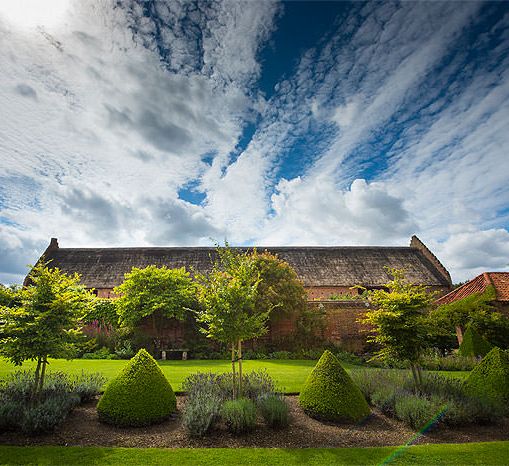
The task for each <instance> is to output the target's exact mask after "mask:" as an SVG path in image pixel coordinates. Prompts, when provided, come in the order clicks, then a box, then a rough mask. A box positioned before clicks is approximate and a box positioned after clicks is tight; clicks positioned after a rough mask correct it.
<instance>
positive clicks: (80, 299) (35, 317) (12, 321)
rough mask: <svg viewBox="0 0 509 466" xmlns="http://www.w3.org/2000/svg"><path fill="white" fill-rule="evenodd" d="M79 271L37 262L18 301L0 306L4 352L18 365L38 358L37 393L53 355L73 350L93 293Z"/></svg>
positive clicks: (1, 349) (0, 338)
mask: <svg viewBox="0 0 509 466" xmlns="http://www.w3.org/2000/svg"><path fill="white" fill-rule="evenodd" d="M79 281H80V276H79V275H78V274H74V275H67V274H65V273H63V272H62V271H60V270H59V269H58V268H53V269H51V268H48V267H47V264H46V263H43V262H41V263H39V264H37V265H36V266H35V267H34V268H33V269H32V271H31V272H30V285H28V286H27V287H24V288H22V289H20V290H19V291H18V292H17V293H18V295H17V298H16V305H14V306H13V307H7V306H5V305H3V306H1V307H0V354H1V355H2V356H4V357H5V358H7V359H8V360H10V361H11V362H12V363H13V364H15V365H21V364H22V363H23V362H24V361H26V360H36V361H37V366H36V370H35V376H34V392H33V397H34V398H36V397H37V395H38V393H39V392H40V390H41V389H42V386H43V383H44V375H45V372H46V366H47V364H48V358H49V357H62V356H69V355H70V354H72V351H73V349H74V344H75V342H76V339H77V336H78V335H79V333H80V325H81V319H82V317H83V316H84V315H85V313H86V310H87V307H88V306H89V304H90V301H91V299H92V298H93V295H92V293H91V292H89V291H87V290H86V289H85V288H84V287H83V286H82V285H80V284H79Z"/></svg>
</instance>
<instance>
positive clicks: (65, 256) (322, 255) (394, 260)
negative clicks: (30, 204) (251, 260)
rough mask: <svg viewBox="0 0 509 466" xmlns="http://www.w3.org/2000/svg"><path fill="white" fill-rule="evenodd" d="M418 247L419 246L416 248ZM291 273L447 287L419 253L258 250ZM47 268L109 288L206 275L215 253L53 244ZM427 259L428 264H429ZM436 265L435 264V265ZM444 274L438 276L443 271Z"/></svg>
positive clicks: (316, 281)
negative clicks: (178, 270)
mask: <svg viewBox="0 0 509 466" xmlns="http://www.w3.org/2000/svg"><path fill="white" fill-rule="evenodd" d="M421 244H422V243H421ZM257 250H258V251H259V252H261V251H265V250H266V251H269V252H271V253H273V254H276V255H277V256H278V257H279V258H280V259H283V260H285V261H287V262H288V263H289V264H290V265H291V266H292V267H294V268H295V270H296V272H297V274H298V275H299V277H300V278H301V280H302V281H303V283H304V285H305V286H309V287H312V286H331V287H332V286H349V287H350V286H354V285H363V286H367V287H373V286H381V285H383V284H385V283H387V282H388V281H389V280H390V279H391V277H390V276H389V275H388V273H387V271H386V270H385V268H384V267H386V266H388V267H393V268H398V269H403V270H405V272H406V277H407V278H408V280H410V281H411V282H414V283H420V284H424V285H429V286H442V287H444V286H445V287H448V286H450V278H449V280H448V274H447V272H445V274H444V270H445V269H444V268H443V266H442V268H440V267H439V266H438V265H440V266H441V264H440V263H438V260H436V261H435V259H436V258H435V259H433V258H434V256H432V255H431V256H429V254H431V253H430V252H429V251H428V253H427V254H428V256H426V255H425V254H424V253H423V251H422V250H420V249H419V248H418V247H335V246H333V247H267V248H265V247H257ZM44 257H45V259H46V260H50V261H51V263H50V265H51V266H52V267H58V268H60V269H61V270H63V271H65V272H68V273H73V272H78V273H79V274H80V275H81V277H82V278H81V280H82V283H83V284H84V285H86V286H87V287H90V288H98V289H100V288H113V287H114V286H117V285H119V284H120V283H121V282H122V281H123V279H124V274H126V273H128V272H130V271H131V269H132V267H146V266H148V265H157V266H162V265H166V266H168V267H171V268H173V267H186V268H187V269H190V270H195V271H198V272H201V273H206V272H207V271H209V270H210V266H211V261H212V260H213V258H214V257H215V249H214V248H207V247H163V248H161V247H140V248H59V247H58V242H57V241H56V240H55V239H54V240H52V243H51V244H50V246H49V247H48V249H47V250H46V252H45V253H44ZM430 258H431V259H430ZM434 261H435V262H437V264H435V263H434ZM442 269H443V270H442Z"/></svg>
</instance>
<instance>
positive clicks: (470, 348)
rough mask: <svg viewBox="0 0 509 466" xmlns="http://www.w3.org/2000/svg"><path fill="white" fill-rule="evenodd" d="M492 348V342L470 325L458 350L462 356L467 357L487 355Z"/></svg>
mask: <svg viewBox="0 0 509 466" xmlns="http://www.w3.org/2000/svg"><path fill="white" fill-rule="evenodd" d="M491 348H492V346H491V343H490V342H489V341H487V340H485V339H484V338H483V337H482V336H481V335H479V334H478V333H477V332H476V331H475V329H474V328H473V327H472V326H471V325H469V326H468V328H467V331H466V332H465V334H464V335H463V341H462V342H461V345H460V348H459V351H458V352H459V354H460V355H461V356H466V357H468V356H470V357H476V356H486V355H487V354H488V353H489V352H490V350H491Z"/></svg>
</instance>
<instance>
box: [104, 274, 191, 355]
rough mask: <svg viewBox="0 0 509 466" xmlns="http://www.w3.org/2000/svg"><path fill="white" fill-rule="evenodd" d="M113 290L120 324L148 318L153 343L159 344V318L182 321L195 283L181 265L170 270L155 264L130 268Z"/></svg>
mask: <svg viewBox="0 0 509 466" xmlns="http://www.w3.org/2000/svg"><path fill="white" fill-rule="evenodd" d="M113 291H114V292H115V294H117V295H118V296H119V298H118V300H117V301H116V308H117V313H118V315H119V319H120V323H121V325H122V326H125V327H130V328H133V327H134V326H135V325H136V324H138V323H139V322H140V321H141V320H143V319H145V318H148V317H150V318H151V320H152V328H153V332H154V335H156V346H159V345H160V343H159V342H160V338H159V335H160V328H161V326H162V319H163V318H176V319H178V320H184V319H185V316H186V312H187V310H188V309H189V308H191V307H192V306H193V304H194V302H195V296H196V286H195V284H194V283H193V281H192V279H191V277H190V275H189V272H187V271H186V269H185V268H184V267H182V268H179V269H169V268H167V267H164V266H163V267H156V266H155V265H149V266H148V267H145V268H144V269H140V268H137V267H133V269H132V270H131V272H130V273H127V274H126V275H125V280H124V282H123V283H122V284H121V285H120V286H117V287H116V288H115V289H114V290H113Z"/></svg>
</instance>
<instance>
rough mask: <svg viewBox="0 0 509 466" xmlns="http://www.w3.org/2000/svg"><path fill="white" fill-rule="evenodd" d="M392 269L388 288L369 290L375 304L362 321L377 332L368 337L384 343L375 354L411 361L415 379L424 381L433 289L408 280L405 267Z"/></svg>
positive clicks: (371, 302)
mask: <svg viewBox="0 0 509 466" xmlns="http://www.w3.org/2000/svg"><path fill="white" fill-rule="evenodd" d="M388 270H389V272H390V273H391V275H392V276H393V280H392V281H390V282H389V283H387V284H386V285H385V288H387V290H385V289H379V290H371V291H368V293H367V296H368V300H369V303H370V304H371V308H370V310H368V311H367V312H366V314H365V317H364V318H363V319H362V321H363V322H364V323H367V324H369V325H371V326H372V327H373V330H374V332H375V333H374V335H373V336H371V338H370V339H369V340H368V341H371V342H374V343H378V344H379V345H380V350H379V351H377V353H376V355H375V357H377V358H380V359H382V360H390V359H391V358H396V359H399V360H401V361H408V362H409V363H410V367H411V369H412V375H413V377H414V381H415V383H416V385H420V383H421V370H420V366H419V359H420V356H421V353H422V350H423V349H424V348H426V347H427V346H428V337H429V335H428V321H427V312H428V309H429V306H430V305H431V303H432V301H433V293H429V292H428V291H427V289H426V287H425V286H422V285H413V284H411V283H408V282H407V281H406V280H405V276H404V272H403V271H402V270H397V269H388Z"/></svg>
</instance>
